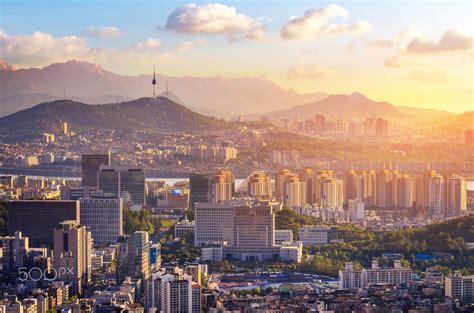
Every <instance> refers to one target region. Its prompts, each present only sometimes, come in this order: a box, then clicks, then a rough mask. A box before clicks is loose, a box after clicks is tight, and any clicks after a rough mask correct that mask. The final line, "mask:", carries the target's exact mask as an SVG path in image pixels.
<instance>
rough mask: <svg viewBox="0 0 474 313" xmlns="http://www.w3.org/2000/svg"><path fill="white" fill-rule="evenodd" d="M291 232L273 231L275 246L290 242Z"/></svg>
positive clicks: (291, 238) (287, 230)
mask: <svg viewBox="0 0 474 313" xmlns="http://www.w3.org/2000/svg"><path fill="white" fill-rule="evenodd" d="M292 241H293V232H292V231H291V230H290V229H275V244H276V245H281V244H282V242H292Z"/></svg>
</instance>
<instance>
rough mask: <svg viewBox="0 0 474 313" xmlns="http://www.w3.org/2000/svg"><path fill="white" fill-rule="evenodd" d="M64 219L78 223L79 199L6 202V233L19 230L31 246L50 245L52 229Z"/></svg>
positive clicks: (51, 243)
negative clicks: (28, 239) (27, 238)
mask: <svg viewBox="0 0 474 313" xmlns="http://www.w3.org/2000/svg"><path fill="white" fill-rule="evenodd" d="M65 220H74V221H76V222H77V223H80V209H79V201H42V200H18V201H11V202H8V233H9V235H14V234H15V232H17V231H20V232H21V233H22V234H23V236H25V237H29V238H30V243H31V245H33V246H45V245H46V246H52V245H53V241H54V240H53V229H55V228H56V227H57V226H58V225H59V223H61V222H63V221H65Z"/></svg>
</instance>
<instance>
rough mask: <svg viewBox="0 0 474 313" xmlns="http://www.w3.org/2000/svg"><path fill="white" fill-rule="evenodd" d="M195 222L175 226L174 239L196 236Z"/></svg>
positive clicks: (182, 222) (185, 222) (185, 221)
mask: <svg viewBox="0 0 474 313" xmlns="http://www.w3.org/2000/svg"><path fill="white" fill-rule="evenodd" d="M195 225H196V224H195V222H194V221H188V220H183V221H179V222H177V223H176V224H174V237H175V238H186V237H187V236H188V235H191V234H194V228H195Z"/></svg>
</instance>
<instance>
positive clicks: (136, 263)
mask: <svg viewBox="0 0 474 313" xmlns="http://www.w3.org/2000/svg"><path fill="white" fill-rule="evenodd" d="M127 245H128V254H127V265H128V269H127V276H130V277H132V278H134V279H141V280H142V282H143V283H145V282H146V280H147V279H148V278H149V277H150V239H149V236H148V233H147V232H146V231H135V232H134V233H133V234H132V235H130V237H128V240H127Z"/></svg>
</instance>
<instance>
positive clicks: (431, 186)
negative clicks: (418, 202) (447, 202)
mask: <svg viewBox="0 0 474 313" xmlns="http://www.w3.org/2000/svg"><path fill="white" fill-rule="evenodd" d="M444 192H445V188H444V178H443V176H442V175H440V174H436V175H435V176H434V177H430V178H429V180H428V209H429V210H430V213H431V215H432V216H433V217H435V218H442V217H443V214H444V210H443V203H444V197H445V194H444Z"/></svg>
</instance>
